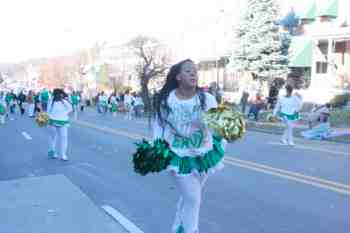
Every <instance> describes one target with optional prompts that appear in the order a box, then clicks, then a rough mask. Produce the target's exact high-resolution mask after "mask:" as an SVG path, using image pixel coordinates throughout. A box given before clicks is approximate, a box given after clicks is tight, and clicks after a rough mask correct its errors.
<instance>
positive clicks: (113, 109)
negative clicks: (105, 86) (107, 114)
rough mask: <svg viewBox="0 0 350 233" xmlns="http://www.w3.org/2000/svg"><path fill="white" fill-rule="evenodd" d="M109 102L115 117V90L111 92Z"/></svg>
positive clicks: (116, 103)
mask: <svg viewBox="0 0 350 233" xmlns="http://www.w3.org/2000/svg"><path fill="white" fill-rule="evenodd" d="M110 104H111V112H112V115H113V117H116V116H117V107H118V102H117V94H116V92H113V93H112V95H111V96H110Z"/></svg>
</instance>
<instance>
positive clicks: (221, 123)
mask: <svg viewBox="0 0 350 233" xmlns="http://www.w3.org/2000/svg"><path fill="white" fill-rule="evenodd" d="M203 118H204V121H205V122H206V123H207V125H208V127H209V128H212V129H214V131H215V132H216V133H217V134H218V135H220V136H221V137H223V138H225V139H226V140H227V141H228V142H233V141H235V140H237V139H239V138H241V137H242V136H243V134H244V133H245V132H246V128H245V120H244V117H243V115H242V114H241V113H240V112H236V111H232V110H230V108H228V107H226V106H223V105H220V106H219V107H217V108H212V109H209V111H208V112H206V113H204V115H203Z"/></svg>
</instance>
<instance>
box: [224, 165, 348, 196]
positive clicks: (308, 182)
mask: <svg viewBox="0 0 350 233" xmlns="http://www.w3.org/2000/svg"><path fill="white" fill-rule="evenodd" d="M225 163H227V164H230V165H233V166H237V167H241V168H245V169H248V170H254V171H257V172H261V173H265V174H269V175H273V176H277V177H281V178H284V179H287V180H293V181H296V182H299V183H304V184H308V185H312V186H315V187H318V188H323V189H327V190H331V191H334V192H337V193H342V194H346V195H350V190H347V189H342V188H337V187H333V186H329V185H326V184H322V183H318V182H313V181H308V180H304V179H301V178H298V177H293V176H289V175H285V174H281V173H278V172H274V171H269V170H265V169H262V168H258V167H252V166H248V165H244V164H240V163H235V162H232V161H228V160H225Z"/></svg>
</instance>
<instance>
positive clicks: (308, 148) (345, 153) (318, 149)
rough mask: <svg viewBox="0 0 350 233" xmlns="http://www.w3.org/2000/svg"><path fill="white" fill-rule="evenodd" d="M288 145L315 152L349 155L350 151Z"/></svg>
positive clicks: (273, 143) (274, 143)
mask: <svg viewBox="0 0 350 233" xmlns="http://www.w3.org/2000/svg"><path fill="white" fill-rule="evenodd" d="M268 144H270V145H278V146H282V145H284V144H282V143H280V142H268ZM290 147H291V148H295V149H302V150H311V151H317V152H324V153H330V154H337V155H345V156H350V153H347V152H343V151H337V150H327V149H322V148H317V147H311V146H303V145H298V144H297V145H295V146H290Z"/></svg>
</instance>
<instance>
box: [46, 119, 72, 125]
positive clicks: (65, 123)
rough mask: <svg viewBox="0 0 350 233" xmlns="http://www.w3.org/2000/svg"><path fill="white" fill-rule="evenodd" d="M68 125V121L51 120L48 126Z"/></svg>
mask: <svg viewBox="0 0 350 233" xmlns="http://www.w3.org/2000/svg"><path fill="white" fill-rule="evenodd" d="M68 124H69V121H60V120H53V119H50V120H49V125H52V126H58V127H62V126H65V125H68Z"/></svg>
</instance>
